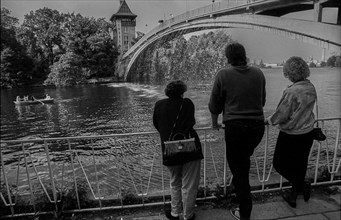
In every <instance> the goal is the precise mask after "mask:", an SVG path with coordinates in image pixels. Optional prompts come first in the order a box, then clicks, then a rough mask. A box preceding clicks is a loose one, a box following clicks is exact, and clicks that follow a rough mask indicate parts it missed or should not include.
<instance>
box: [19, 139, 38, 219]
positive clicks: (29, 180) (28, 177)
mask: <svg viewBox="0 0 341 220" xmlns="http://www.w3.org/2000/svg"><path fill="white" fill-rule="evenodd" d="M21 147H22V152H23V156H24V160H25V167H26V174H27V182H28V186H29V188H30V192H31V199H32V201H33V189H32V184H31V178H30V173H29V171H28V164H27V159H26V153H25V147H24V143H21ZM31 162H32V163H33V161H31ZM33 210H34V212H36V208H35V204H34V203H33Z"/></svg>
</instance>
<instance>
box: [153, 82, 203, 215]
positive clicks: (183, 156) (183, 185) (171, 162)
mask: <svg viewBox="0 0 341 220" xmlns="http://www.w3.org/2000/svg"><path fill="white" fill-rule="evenodd" d="M186 91H187V86H186V84H185V83H183V82H182V81H180V80H177V81H173V82H170V83H169V84H168V85H167V86H166V89H165V94H166V95H167V96H168V98H166V99H162V100H159V101H158V102H156V103H155V107H154V114H153V124H154V126H155V128H156V129H157V130H158V132H159V133H160V137H161V146H162V159H163V165H165V166H167V168H168V169H169V171H170V187H171V198H172V201H171V210H166V211H165V214H166V217H167V218H168V219H173V220H177V219H179V214H180V213H181V202H182V203H183V217H184V219H185V220H188V219H191V220H193V219H194V216H195V215H194V206H195V200H196V196H197V191H198V186H199V182H200V165H201V159H203V154H202V150H201V144H200V140H199V137H198V134H197V133H196V131H195V130H194V129H193V126H194V124H195V118H194V104H193V102H192V101H191V100H190V99H188V98H183V95H184V93H185V92H186ZM175 122H176V123H175ZM174 124H175V125H176V126H175V127H174ZM172 133H173V134H176V133H183V134H185V135H187V136H188V135H190V136H191V137H194V138H195V142H196V147H197V149H196V151H195V152H191V153H188V152H183V153H180V154H179V155H177V156H175V157H172V158H170V157H167V156H166V155H165V153H164V152H165V145H164V142H165V141H168V140H170V135H171V134H172Z"/></svg>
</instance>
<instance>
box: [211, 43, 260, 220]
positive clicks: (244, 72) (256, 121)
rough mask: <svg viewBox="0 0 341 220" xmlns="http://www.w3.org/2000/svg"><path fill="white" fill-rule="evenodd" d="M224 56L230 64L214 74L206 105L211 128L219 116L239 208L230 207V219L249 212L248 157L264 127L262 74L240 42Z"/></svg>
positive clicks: (248, 217) (233, 44) (218, 126)
mask: <svg viewBox="0 0 341 220" xmlns="http://www.w3.org/2000/svg"><path fill="white" fill-rule="evenodd" d="M225 56H226V58H227V62H228V63H229V64H230V65H231V67H229V68H226V69H222V70H219V71H218V73H217V74H216V77H215V81H214V84H213V88H212V92H211V96H210V101H209V104H208V108H209V111H210V112H211V118H212V128H213V129H220V128H222V125H221V124H219V123H218V116H219V114H222V115H223V117H222V119H223V123H224V124H225V142H226V158H227V162H228V165H229V167H230V170H231V172H232V175H233V179H232V184H233V186H234V188H235V191H236V196H237V200H238V202H239V208H238V207H235V208H232V209H231V210H230V212H231V215H232V216H233V217H234V218H236V219H243V220H245V219H250V215H251V211H252V198H251V188H250V183H249V170H250V157H251V156H252V154H253V152H254V150H255V148H256V147H257V146H258V144H259V143H260V142H261V140H262V138H263V135H264V130H265V125H264V113H263V107H264V105H265V95H266V94H265V77H264V74H263V72H262V71H261V70H260V69H259V68H257V67H251V66H248V65H247V59H246V52H245V48H244V46H243V45H241V44H239V43H232V44H228V45H227V47H226V49H225Z"/></svg>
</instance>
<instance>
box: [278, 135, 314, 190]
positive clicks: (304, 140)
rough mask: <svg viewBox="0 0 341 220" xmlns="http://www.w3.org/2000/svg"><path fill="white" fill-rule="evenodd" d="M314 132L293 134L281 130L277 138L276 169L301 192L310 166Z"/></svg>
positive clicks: (294, 188) (293, 187)
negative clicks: (309, 160) (309, 158)
mask: <svg viewBox="0 0 341 220" xmlns="http://www.w3.org/2000/svg"><path fill="white" fill-rule="evenodd" d="M313 141H314V140H313V138H312V134H311V132H310V133H307V134H300V135H291V134H287V133H284V132H282V131H281V132H280V133H279V135H278V138H277V143H276V149H275V154H274V159H273V165H274V168H275V169H276V171H277V172H278V173H279V174H281V175H282V176H283V177H284V178H285V179H287V180H288V181H289V182H291V184H292V189H293V190H294V191H295V192H297V193H299V192H301V191H302V190H303V186H304V178H305V174H306V171H307V166H308V157H309V152H310V148H311V146H312V144H313Z"/></svg>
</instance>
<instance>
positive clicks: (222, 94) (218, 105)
mask: <svg viewBox="0 0 341 220" xmlns="http://www.w3.org/2000/svg"><path fill="white" fill-rule="evenodd" d="M265 95H266V94H265V77H264V75H263V72H262V71H261V70H260V69H259V68H256V67H249V66H232V67H231V68H228V69H222V70H220V71H219V72H218V73H217V76H216V78H215V81H214V85H213V89H212V93H211V98H210V102H209V105H208V106H209V110H210V112H211V113H213V114H216V115H219V114H220V113H222V112H223V122H224V123H226V122H227V121H229V120H234V119H251V120H264V115H263V106H264V105H265Z"/></svg>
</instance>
